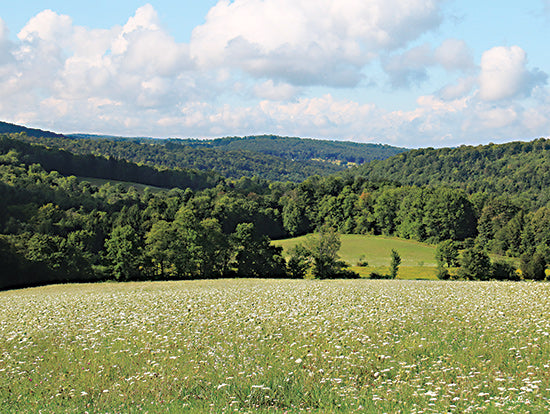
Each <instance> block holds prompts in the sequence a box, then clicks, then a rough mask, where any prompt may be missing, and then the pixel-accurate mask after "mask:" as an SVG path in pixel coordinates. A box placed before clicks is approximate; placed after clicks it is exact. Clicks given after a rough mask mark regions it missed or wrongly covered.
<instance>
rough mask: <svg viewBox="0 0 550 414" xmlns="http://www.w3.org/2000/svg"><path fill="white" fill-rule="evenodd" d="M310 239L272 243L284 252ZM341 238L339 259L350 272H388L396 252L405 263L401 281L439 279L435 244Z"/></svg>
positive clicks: (369, 238)
mask: <svg viewBox="0 0 550 414" xmlns="http://www.w3.org/2000/svg"><path fill="white" fill-rule="evenodd" d="M308 237H311V236H301V237H295V238H292V239H285V240H274V241H273V244H276V245H278V246H282V247H283V249H284V250H285V251H288V249H290V248H292V247H293V246H295V245H296V244H298V243H302V244H306V243H307V239H308ZM340 239H341V241H342V247H341V248H340V252H339V254H340V257H341V258H342V259H343V260H344V261H346V263H349V264H351V265H352V267H351V269H352V270H354V271H355V272H357V273H359V274H360V275H361V276H362V277H368V276H369V275H370V273H371V272H377V273H382V274H385V273H388V272H389V266H390V262H391V251H392V249H395V250H396V251H397V252H398V253H399V255H400V256H401V260H402V261H401V265H400V267H399V273H398V276H397V277H398V278H399V279H428V280H430V279H431V280H436V279H437V276H436V273H437V270H436V266H437V263H436V261H435V246H433V245H430V244H427V243H420V242H417V241H414V240H405V239H400V238H397V237H385V236H372V235H359V234H343V235H341V236H340ZM359 260H366V261H367V262H368V263H369V266H368V267H358V266H355V265H356V264H357V262H358V261H359Z"/></svg>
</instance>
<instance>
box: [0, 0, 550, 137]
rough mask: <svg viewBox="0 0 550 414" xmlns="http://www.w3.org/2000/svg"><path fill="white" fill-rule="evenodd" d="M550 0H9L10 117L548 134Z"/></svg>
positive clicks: (114, 129)
mask: <svg viewBox="0 0 550 414" xmlns="http://www.w3.org/2000/svg"><path fill="white" fill-rule="evenodd" d="M548 39H550V0H525V1H522V2H518V1H517V0H499V1H496V0H486V1H472V0H232V1H231V0H219V1H215V0H201V1H190V0H150V1H149V2H140V1H133V0H117V1H113V0H109V1H107V0H96V1H94V2H75V1H74V0H70V1H69V0H50V1H39V0H25V1H22V2H8V1H1V2H0V120H3V121H6V122H12V123H17V124H22V125H25V126H29V127H33V128H41V129H47V130H51V131H55V132H60V133H76V132H80V133H95V134H105V135H119V136H150V137H159V138H167V137H178V138H213V137H222V136H246V135H257V134H276V135H283V136H299V137H308V138H320V139H332V140H350V141H356V142H373V143H383V144H390V145H396V146H402V147H408V148H419V147H449V146H458V145H462V144H466V145H478V144H486V143H489V142H494V143H501V142H509V141H515V140H523V141H525V140H531V139H533V138H539V137H549V136H550V81H549V74H550V47H549V43H548Z"/></svg>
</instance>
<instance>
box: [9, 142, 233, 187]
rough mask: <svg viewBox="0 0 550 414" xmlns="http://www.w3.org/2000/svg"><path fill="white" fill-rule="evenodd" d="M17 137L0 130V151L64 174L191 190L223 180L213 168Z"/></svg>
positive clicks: (211, 185)
mask: <svg viewBox="0 0 550 414" xmlns="http://www.w3.org/2000/svg"><path fill="white" fill-rule="evenodd" d="M21 138H22V137H21V136H19V135H13V134H11V135H10V134H0V154H8V153H9V152H10V151H14V152H15V153H17V154H18V157H19V158H20V161H22V163H23V164H26V165H32V164H39V165H40V166H41V167H42V168H44V170H46V171H57V172H59V173H61V174H62V175H65V176H69V175H75V176H81V177H90V178H100V179H106V180H116V181H128V182H132V183H138V184H143V185H152V186H155V187H161V188H168V189H170V188H175V187H179V188H191V189H193V190H201V189H205V188H211V187H215V186H216V185H217V184H219V183H220V182H222V181H223V177H221V176H220V175H219V174H216V173H214V172H213V171H197V170H194V169H185V170H168V169H164V170H160V169H158V168H155V167H153V166H147V165H138V164H136V163H132V162H129V161H127V160H124V159H116V158H106V157H103V156H100V155H93V154H74V153H71V152H70V151H66V150H63V149H59V148H46V147H44V146H42V145H33V144H31V143H29V142H24V141H23V140H21ZM54 139H62V138H54Z"/></svg>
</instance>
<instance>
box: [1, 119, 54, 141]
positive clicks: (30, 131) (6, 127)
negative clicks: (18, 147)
mask: <svg viewBox="0 0 550 414" xmlns="http://www.w3.org/2000/svg"><path fill="white" fill-rule="evenodd" d="M19 133H23V134H26V135H29V136H31V137H46V138H62V137H63V135H61V134H56V133H55V132H51V131H44V130H42V129H36V128H27V127H24V126H21V125H16V124H10V123H8V122H2V121H0V134H19Z"/></svg>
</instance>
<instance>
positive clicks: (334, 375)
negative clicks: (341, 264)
mask: <svg viewBox="0 0 550 414" xmlns="http://www.w3.org/2000/svg"><path fill="white" fill-rule="evenodd" d="M549 331H550V284H542V283H541V284H536V283H494V282H493V283H472V282H439V281H430V282H427V281H426V282H423V281H414V282H413V281H400V280H393V281H371V280H353V281H314V280H302V281H288V280H278V281H271V280H218V281H197V282H163V283H125V284H115V283H107V284H96V285H78V286H77V285H66V286H49V287H43V288H35V289H27V290H21V291H8V292H2V293H0V412H2V413H24V412H29V413H37V412H42V413H59V412H78V413H83V412H109V413H115V412H150V413H157V412H158V413H165V412H173V413H180V412H229V411H231V412H233V411H237V412H273V411H280V412H300V411H306V412H369V413H379V412H400V411H401V412H415V413H421V412H460V413H465V412H472V413H474V412H482V411H485V412H503V411H511V412H548V410H550V403H549V398H550V376H549V375H548V372H549V363H550V362H549V359H548V356H549V355H550V341H549Z"/></svg>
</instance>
